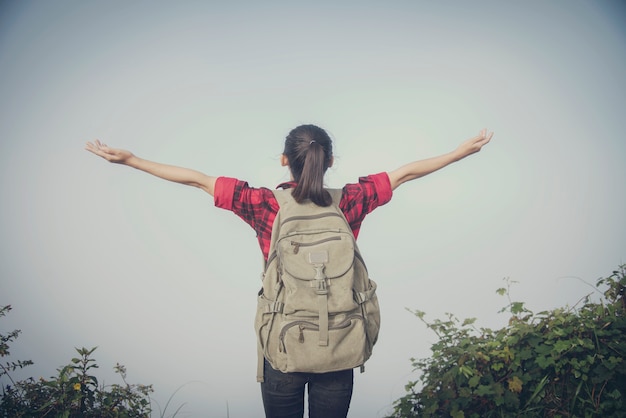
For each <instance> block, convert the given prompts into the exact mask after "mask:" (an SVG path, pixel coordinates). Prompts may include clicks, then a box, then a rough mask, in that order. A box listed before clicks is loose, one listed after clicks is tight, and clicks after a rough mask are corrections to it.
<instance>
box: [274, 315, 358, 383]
mask: <svg viewBox="0 0 626 418" xmlns="http://www.w3.org/2000/svg"><path fill="white" fill-rule="evenodd" d="M278 340H279V341H278V353H277V360H278V362H279V363H280V369H281V371H283V372H292V371H301V372H311V373H326V372H330V371H338V370H346V369H351V368H354V367H358V366H360V365H362V364H363V362H364V361H365V358H364V355H363V352H364V350H363V347H364V345H365V341H366V338H365V326H364V321H363V317H362V316H361V315H358V314H353V315H349V316H345V315H342V316H341V317H340V318H333V320H331V323H330V324H329V327H328V345H320V341H319V340H320V338H319V324H318V323H317V320H316V318H314V319H299V320H293V321H290V322H285V323H283V325H282V327H281V331H280V334H279V339H278Z"/></svg>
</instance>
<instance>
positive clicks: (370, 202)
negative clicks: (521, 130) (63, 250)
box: [86, 125, 493, 418]
mask: <svg viewBox="0 0 626 418" xmlns="http://www.w3.org/2000/svg"><path fill="white" fill-rule="evenodd" d="M492 136H493V132H491V133H487V130H486V129H483V130H482V131H480V133H479V134H478V135H477V136H475V137H473V138H470V139H468V140H466V141H465V142H463V143H462V144H461V145H460V146H459V147H458V148H457V149H456V150H454V151H452V152H450V153H447V154H443V155H440V156H437V157H433V158H429V159H425V160H419V161H415V162H412V163H409V164H406V165H404V166H402V167H400V168H398V169H396V170H394V171H391V172H388V173H387V172H383V173H378V174H373V175H369V176H366V177H361V178H359V181H358V183H354V184H347V185H345V186H344V188H343V191H342V197H341V201H340V203H339V208H340V209H341V210H342V212H343V213H344V215H345V217H346V219H347V221H348V223H349V224H350V227H351V229H352V231H353V233H354V236H355V238H356V237H357V236H358V233H359V230H360V227H361V223H362V221H363V219H364V218H365V216H366V215H367V214H368V213H370V212H371V211H372V210H374V209H375V208H377V207H378V206H381V205H384V204H385V203H387V202H388V201H389V200H390V199H391V196H392V192H393V190H395V189H396V188H397V187H399V186H400V185H401V184H404V183H406V182H408V181H410V180H414V179H417V178H419V177H423V176H425V175H427V174H430V173H432V172H434V171H437V170H439V169H441V168H443V167H446V166H447V165H449V164H451V163H453V162H456V161H459V160H461V159H463V158H465V157H467V156H469V155H471V154H474V153H476V152H478V151H480V150H481V148H482V147H483V146H484V145H485V144H487V143H488V142H489V141H490V140H491V137H492ZM86 149H87V150H88V151H90V152H92V153H94V154H96V155H98V156H100V157H102V158H104V159H106V160H107V161H110V162H112V163H118V164H124V165H127V166H129V167H133V168H136V169H138V170H141V171H145V172H146V173H149V174H152V175H154V176H157V177H160V178H162V179H165V180H169V181H173V182H177V183H181V184H186V185H189V186H195V187H198V188H199V189H202V190H204V191H205V192H207V193H209V194H210V195H212V196H213V197H214V202H215V205H216V206H217V207H220V208H223V209H227V210H231V211H233V212H234V213H235V214H237V215H238V216H239V217H241V218H242V219H243V220H244V221H246V222H247V223H248V224H249V225H250V226H252V227H253V228H254V229H255V231H256V233H257V238H258V240H259V245H260V247H261V251H262V253H263V256H264V259H265V260H267V258H268V253H269V247H270V240H271V233H272V225H273V223H274V219H275V217H276V214H277V212H278V209H279V205H278V203H277V201H276V198H275V197H274V194H273V192H272V191H271V190H270V189H267V188H263V187H262V188H252V187H250V186H248V183H246V182H244V181H241V180H237V179H234V178H228V177H213V176H208V175H206V174H203V173H201V172H198V171H195V170H191V169H187V168H182V167H176V166H171V165H166V164H161V163H156V162H153V161H148V160H145V159H142V158H139V157H137V156H135V155H134V154H132V153H131V152H129V151H126V150H122V149H116V148H110V147H108V146H107V145H105V144H103V143H101V142H100V141H98V140H96V141H95V142H93V143H92V142H88V143H87V147H86ZM281 164H282V165H283V166H286V167H288V168H289V171H290V173H291V181H290V182H287V183H283V184H281V185H279V186H278V187H281V188H291V189H292V196H293V197H294V199H295V200H296V202H298V203H302V202H305V201H307V200H310V201H312V202H313V203H315V204H316V205H318V206H329V205H330V204H332V198H331V196H330V194H329V193H328V192H327V191H326V190H325V189H324V174H325V172H326V170H327V169H328V168H329V167H331V166H332V164H333V153H332V141H331V139H330V137H329V136H328V134H327V133H326V131H324V130H323V129H322V128H319V127H317V126H315V125H301V126H298V127H296V128H295V129H293V130H292V131H291V132H290V133H289V135H288V136H287V138H286V140H285V148H284V151H283V154H282V156H281ZM264 375H265V379H264V381H263V382H262V383H261V394H262V397H263V404H264V408H265V414H266V416H267V417H299V418H301V417H302V416H303V414H304V388H305V386H307V385H308V394H309V417H311V418H317V417H324V418H333V417H346V416H347V413H348V408H349V406H350V399H351V397H352V388H353V372H352V370H344V371H339V372H330V373H282V372H280V371H277V370H274V369H273V368H272V367H271V366H270V365H269V364H268V363H267V362H266V363H265V371H264Z"/></svg>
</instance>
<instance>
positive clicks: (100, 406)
mask: <svg viewBox="0 0 626 418" xmlns="http://www.w3.org/2000/svg"><path fill="white" fill-rule="evenodd" d="M10 310H11V307H10V306H5V307H0V317H2V316H5V315H6V313H7V312H8V311H10ZM19 333H20V331H19V330H16V331H12V332H10V333H9V334H6V335H5V334H0V357H2V358H4V357H7V356H8V355H9V354H10V353H9V343H11V342H13V341H14V340H15V339H16V338H17V337H18V335H19ZM95 349H96V348H91V349H86V348H80V349H78V348H77V349H76V351H77V353H78V356H79V357H75V358H73V359H72V360H71V363H70V364H69V365H67V366H65V367H62V368H60V369H58V370H57V372H58V375H57V376H54V377H51V378H50V379H43V378H40V379H39V380H35V379H33V378H30V379H27V380H23V381H18V382H15V381H14V380H13V379H12V378H11V372H13V371H15V370H17V369H18V368H20V369H21V368H23V367H26V366H28V365H31V364H33V363H32V361H30V360H27V361H21V360H19V361H16V362H7V363H4V364H0V378H3V377H5V378H6V379H7V380H8V381H10V382H11V384H9V385H6V386H3V387H2V398H1V399H0V417H2V418H19V417H25V418H26V417H54V418H74V417H81V418H91V417H93V418H96V417H97V418H147V417H149V416H150V413H151V408H150V397H149V394H150V393H151V392H153V390H152V386H151V385H150V386H145V385H130V384H128V383H127V382H126V369H125V367H124V366H122V365H120V364H117V365H116V366H115V372H116V373H117V374H119V375H120V377H121V379H122V382H123V384H121V385H120V384H113V385H110V386H104V385H100V384H99V383H98V379H97V378H96V376H94V375H93V369H96V368H98V365H97V364H96V362H95V360H94V359H92V358H91V355H92V354H93V352H94V351H95Z"/></svg>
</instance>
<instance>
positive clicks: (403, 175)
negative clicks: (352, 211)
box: [389, 129, 493, 190]
mask: <svg viewBox="0 0 626 418" xmlns="http://www.w3.org/2000/svg"><path fill="white" fill-rule="evenodd" d="M492 136H493V132H491V133H487V130H486V129H483V130H482V131H480V133H479V134H478V135H477V136H475V137H473V138H470V139H468V140H467V141H465V142H463V143H462V144H461V145H459V147H458V148H457V149H456V150H454V151H452V152H449V153H447V154H443V155H439V156H437V157H432V158H427V159H425V160H420V161H414V162H412V163H409V164H406V165H403V166H402V167H400V168H398V169H397V170H394V171H392V172H390V173H389V180H390V181H391V189H392V190H395V189H396V188H397V187H398V186H400V185H401V184H403V183H406V182H407V181H411V180H415V179H417V178H420V177H424V176H425V175H428V174H430V173H432V172H435V171H437V170H439V169H442V168H444V167H446V166H447V165H449V164H452V163H454V162H456V161H459V160H462V159H463V158H465V157H467V156H468V155H472V154H474V153H477V152H478V151H480V150H481V148H482V147H483V146H484V145H485V144H487V143H488V142H489V141H490V140H491V137H492Z"/></svg>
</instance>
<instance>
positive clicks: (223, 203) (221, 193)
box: [213, 177, 239, 210]
mask: <svg viewBox="0 0 626 418" xmlns="http://www.w3.org/2000/svg"><path fill="white" fill-rule="evenodd" d="M238 181H239V180H237V179H234V178H231V177H218V178H217V180H216V181H215V189H214V190H213V201H214V202H215V206H216V207H218V208H222V209H226V210H233V196H234V195H235V186H237V182H238Z"/></svg>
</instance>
